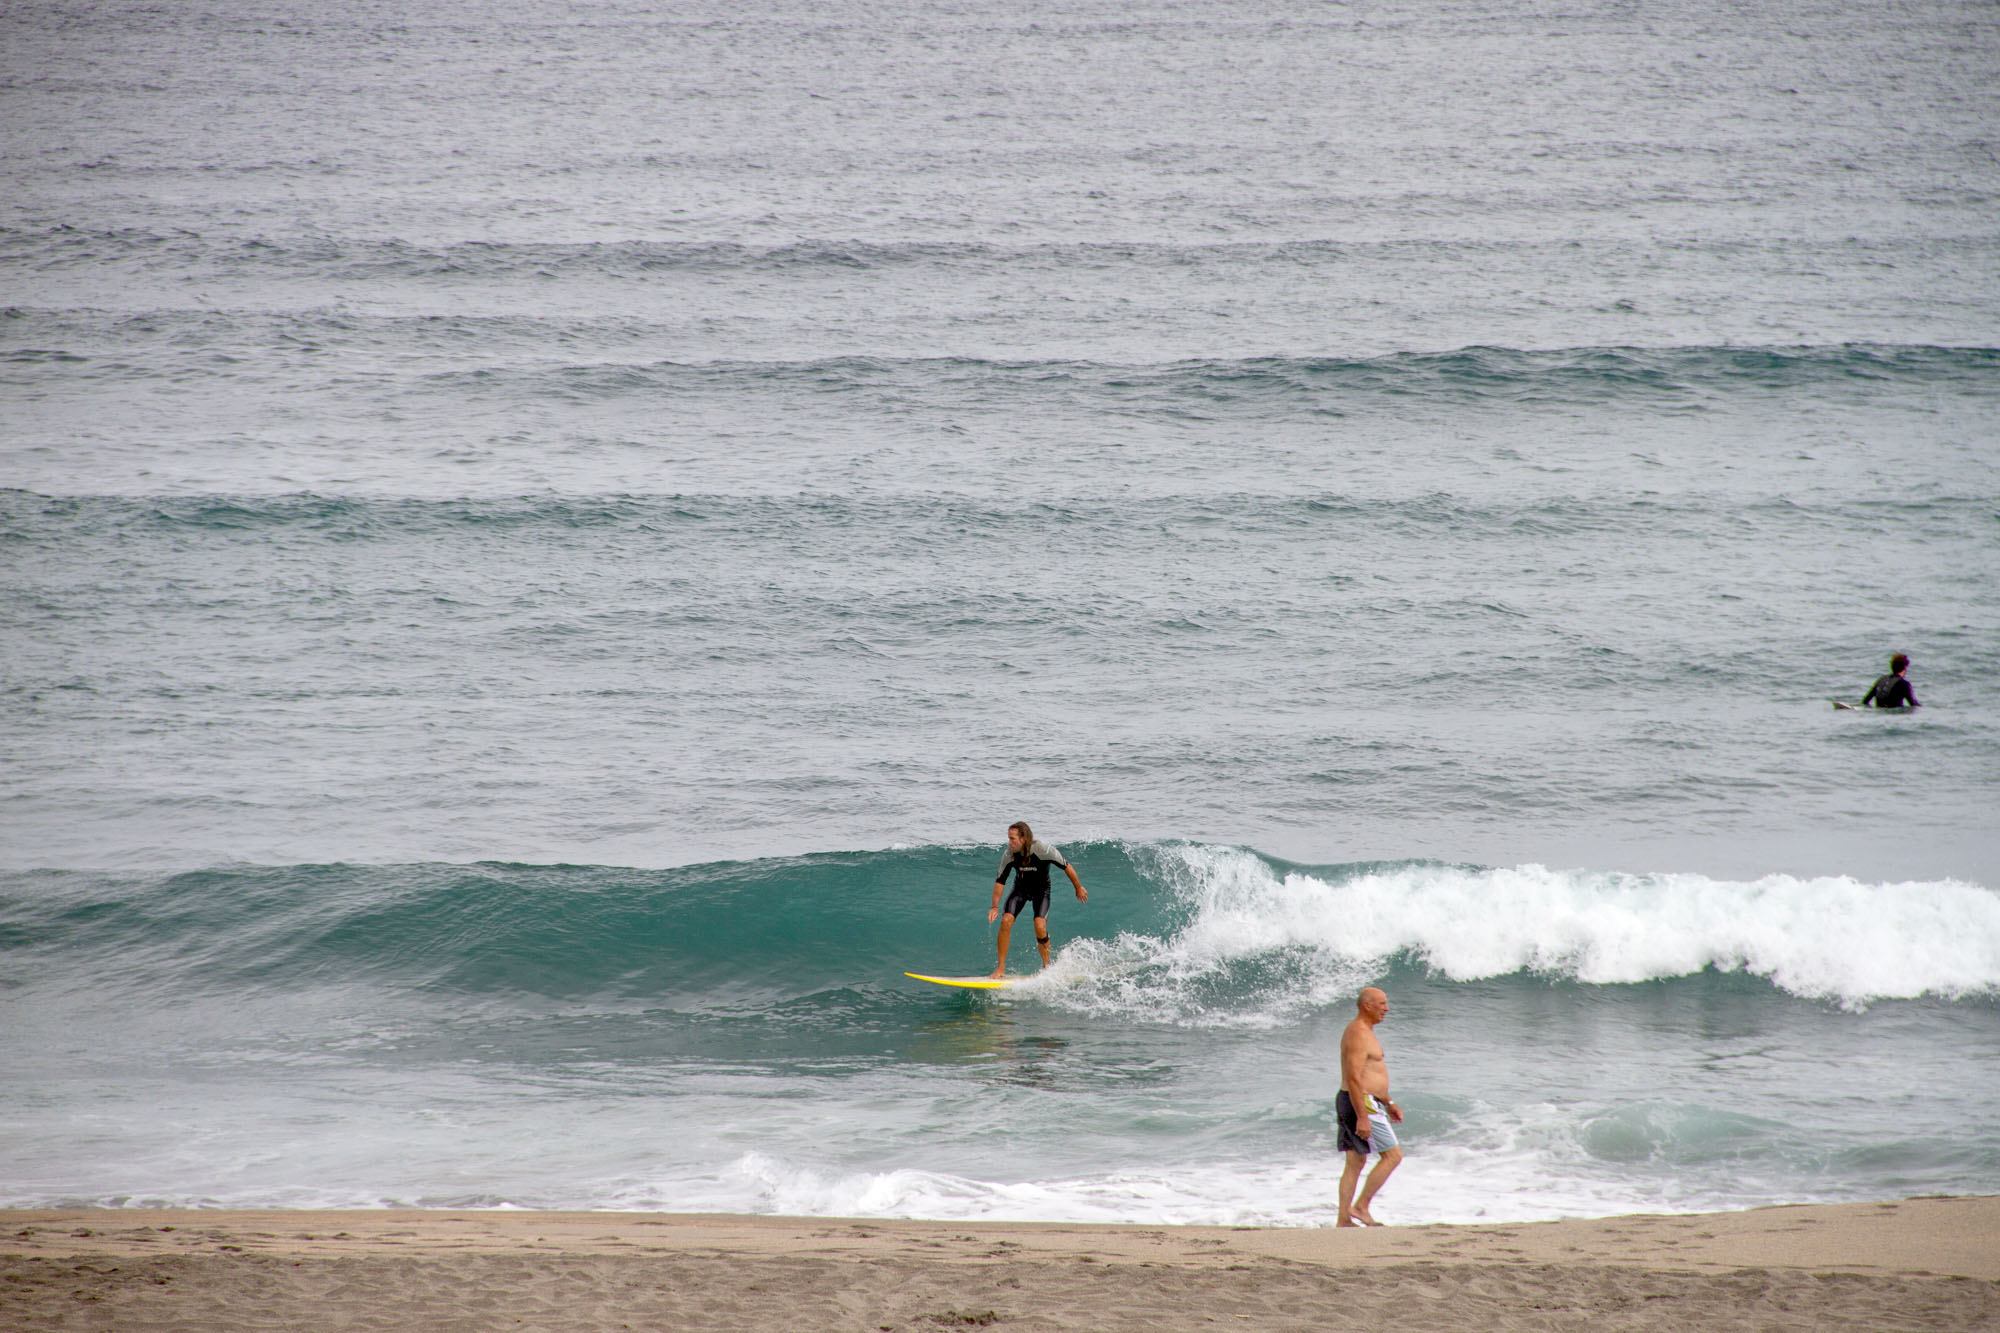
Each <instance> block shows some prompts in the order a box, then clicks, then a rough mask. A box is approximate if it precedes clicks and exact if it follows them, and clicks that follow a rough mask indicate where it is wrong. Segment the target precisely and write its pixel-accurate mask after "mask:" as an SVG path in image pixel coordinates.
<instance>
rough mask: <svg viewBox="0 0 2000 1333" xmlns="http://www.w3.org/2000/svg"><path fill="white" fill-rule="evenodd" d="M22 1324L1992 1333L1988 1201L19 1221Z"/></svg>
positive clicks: (8, 1218)
mask: <svg viewBox="0 0 2000 1333" xmlns="http://www.w3.org/2000/svg"><path fill="white" fill-rule="evenodd" d="M0 1224H4V1235H5V1237H6V1245H5V1257H4V1262H0V1327H4V1328H6V1329H30V1328H34V1329H117V1330H170V1329H176V1330H177V1329H186V1330H203V1331H204V1333H228V1331H229V1330H237V1329H245V1330H247V1329H314V1330H317V1329H327V1330H335V1329H339V1330H348V1329H426V1330H475V1329H498V1328H507V1329H512V1328H520V1329H549V1330H570V1329H625V1328H632V1329H715V1330H731V1329H758V1330H763V1329H840V1330H866V1331H869V1333H895V1331H898V1330H937V1329H941V1328H955V1327H956V1328H970V1327H992V1328H1005V1329H1133V1330H1142V1329H1143V1330H1151V1331H1154V1333H1157V1331H1158V1330H1163V1329H1209V1328H1215V1327H1235V1328H1255V1329H1304V1328H1321V1327H1327V1326H1332V1325H1336V1324H1338V1325H1345V1326H1374V1327H1384V1326H1389V1325H1393V1326H1394V1327H1396V1328H1398V1329H1401V1330H1410V1329H1464V1328H1484V1329H1501V1330H1506V1329H1524V1330H1525V1329H1592V1330H1605V1329H1679V1328H1688V1327H1694V1326H1704V1327H1708V1328H1755V1329H1827V1328H1853V1329H1951V1330H1970V1329H1991V1328H2000V1197H1996V1196H1980V1197H1959V1196H1953V1197H1927V1198H1916V1199H1908V1200H1903V1201H1900V1202H1894V1203H1877V1204H1849V1205H1840V1206H1798V1207H1784V1208H1764V1209H1757V1210H1754V1211H1750V1212H1739V1213H1709V1214H1693V1215H1681V1216H1646V1217H1614V1218H1604V1219H1596V1220H1587V1221H1563V1222H1544V1223H1528V1224H1512V1225H1483V1226H1425V1227H1401V1228H1399V1227H1381V1228H1377V1229H1373V1230H1366V1231H1335V1230H1330V1229H1317V1230H1304V1229H1299V1230H1287V1229H1275V1228H1204V1227H1149V1226H1072V1225H1062V1224H1044V1223H1011V1224H1010V1223H982V1224H963V1223H952V1222H907V1221H864V1220H839V1219H827V1218H795V1217H743V1216H702V1215H688V1214H645V1213H537V1212H481V1211H426V1212H415V1211H355V1212H290V1211H261V1212H250V1211H245V1212H227V1211H184V1210H183V1211H138V1210H49V1211H12V1212H6V1213H4V1214H0Z"/></svg>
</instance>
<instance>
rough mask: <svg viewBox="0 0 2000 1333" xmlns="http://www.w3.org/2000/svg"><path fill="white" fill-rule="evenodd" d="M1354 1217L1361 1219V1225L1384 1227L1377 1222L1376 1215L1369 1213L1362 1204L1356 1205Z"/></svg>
mask: <svg viewBox="0 0 2000 1333" xmlns="http://www.w3.org/2000/svg"><path fill="white" fill-rule="evenodd" d="M1354 1215H1355V1216H1356V1217H1358V1218H1360V1219H1361V1225H1363V1226H1368V1227H1379V1226H1381V1225H1382V1224H1381V1223H1380V1222H1377V1221H1376V1220H1375V1214H1373V1213H1371V1212H1369V1211H1368V1209H1367V1208H1366V1207H1364V1206H1363V1205H1361V1204H1358V1203H1357V1204H1355V1205H1354Z"/></svg>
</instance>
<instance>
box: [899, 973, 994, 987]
mask: <svg viewBox="0 0 2000 1333" xmlns="http://www.w3.org/2000/svg"><path fill="white" fill-rule="evenodd" d="M903 975H904V976H906V977H915V978H916V979H917V980H918V981H928V982H930V983H931V984H932V985H934V986H963V987H964V988H965V989H967V990H999V989H1000V988H1001V987H1002V986H1011V985H1013V984H1014V983H1015V982H1016V981H1018V980H1020V978H1018V977H1002V978H1000V980H998V981H995V980H994V979H993V978H992V977H927V976H925V975H924V974H923V973H921V972H905V973H903Z"/></svg>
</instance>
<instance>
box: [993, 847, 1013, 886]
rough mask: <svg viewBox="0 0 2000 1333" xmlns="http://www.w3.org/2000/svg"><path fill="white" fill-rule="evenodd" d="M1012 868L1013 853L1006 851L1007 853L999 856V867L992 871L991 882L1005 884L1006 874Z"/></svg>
mask: <svg viewBox="0 0 2000 1333" xmlns="http://www.w3.org/2000/svg"><path fill="white" fill-rule="evenodd" d="M1013 869H1014V854H1013V853H1012V852H1009V853H1007V855H1005V856H1003V857H1001V858H1000V869H999V870H997V871H995V872H994V875H993V882H994V883H995V884H1005V883H1006V882H1007V876H1008V874H1009V873H1010V872H1011V871H1012V870H1013Z"/></svg>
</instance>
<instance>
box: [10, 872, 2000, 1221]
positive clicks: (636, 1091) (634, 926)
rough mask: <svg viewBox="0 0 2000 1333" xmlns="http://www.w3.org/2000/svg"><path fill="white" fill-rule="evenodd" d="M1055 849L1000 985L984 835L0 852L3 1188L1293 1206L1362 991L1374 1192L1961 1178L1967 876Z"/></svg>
mask: <svg viewBox="0 0 2000 1333" xmlns="http://www.w3.org/2000/svg"><path fill="white" fill-rule="evenodd" d="M1070 851H1071V855H1072V856H1073V857H1074V860H1075V863H1076V864H1077V866H1078V867H1079V870H1080V872H1081V873H1082V874H1083V875H1084V876H1085V878H1086V883H1087V885H1088V887H1089V888H1090V890H1091V897H1090V901H1089V902H1088V903H1087V904H1079V903H1076V902H1074V901H1073V900H1064V899H1059V900H1058V902H1057V903H1056V904H1055V906H1054V907H1053V909H1052V912H1051V931H1052V934H1053V935H1054V936H1055V938H1056V940H1057V943H1058V948H1059V953H1058V957H1057V961H1056V963H1055V965H1054V966H1053V967H1052V968H1051V969H1050V970H1049V971H1048V973H1047V974H1045V975H1034V976H1032V977H1030V979H1028V980H1026V981H1025V982H1024V983H1023V984H1021V985H1018V986H1016V987H1014V988H1011V989H1010V990H1008V991H1007V992H1004V993H1002V994H986V993H969V992H959V991H946V990H942V989H940V988H937V987H932V986H929V985H925V984H923V983H920V982H915V981H910V980H907V979H905V978H903V977H902V975H901V973H902V972H903V971H904V970H906V969H914V970H925V969H934V970H939V971H946V972H962V971H971V970H975V969H979V968H983V967H985V966H987V965H988V960H989V959H990V953H989V950H990V947H991V946H990V936H989V933H988V932H989V928H988V927H987V925H986V922H985V907H986V903H987V900H988V894H987V892H986V890H985V888H984V887H983V886H984V885H986V884H988V883H990V874H991V869H990V865H989V862H991V861H992V860H993V855H992V853H991V851H990V849H986V848H976V849H974V848H960V849H953V848H925V849H911V850H908V851H900V852H882V853H846V854H830V855H822V856H812V857H801V858H791V859H783V860H775V861H768V862H749V863H720V864H712V865H703V866H693V867H687V868H682V869H678V870H669V871H637V870H622V869H614V868H607V867H586V866H574V867H535V866H521V865H502V864H487V865H472V866H442V865H418V866H386V867H363V866H342V865H330V866H299V867H291V868H270V869H263V868H252V867H242V868H235V869H225V870H217V871H210V872H201V873H195V874H184V875H176V876H169V877H164V878H158V879H151V878H145V877H135V876H129V875H109V874H101V873H92V874H86V873H78V872H67V873H54V872H45V873H38V874H19V873H17V874H12V875H9V876H8V877H7V879H6V882H5V885H4V889H5V892H4V895H0V928H3V929H4V934H0V944H4V947H5V953H4V954H0V958H4V960H5V965H6V971H5V974H4V980H5V984H6V987H7V989H6V991H5V1002H6V1003H7V1005H8V1006H9V1009H10V1012H11V1013H13V1014H15V1015H17V1016H19V1017H21V1018H22V1019H23V1020H24V1021H22V1022H19V1023H16V1024H14V1025H11V1026H10V1028H9V1032H8V1036H7V1038H6V1039H5V1045H6V1049H5V1050H4V1055H5V1058H6V1061H7V1063H8V1066H9V1067H10V1068H12V1069H15V1070H17V1071H18V1072H19V1074H20V1078H19V1079H18V1080H17V1081H15V1082H14V1083H13V1085H12V1086H13V1091H11V1092H10V1093H9V1094H8V1096H7V1115H8V1117H9V1121H10V1123H12V1124H13V1125H14V1126H15V1127H16V1131H17V1132H16V1133H15V1134H14V1135H12V1136H10V1140H9V1141H10V1143H12V1144H13V1145H14V1146H13V1148H12V1149H11V1150H10V1151H9V1152H8V1154H7V1155H6V1156H5V1157H4V1158H0V1178H4V1179H7V1180H9V1181H11V1182H13V1184H12V1185H11V1186H10V1190H11V1193H10V1195H9V1196H8V1199H7V1201H8V1202H10V1203H21V1204H25V1203H32V1202H55V1201H67V1202H80V1201H91V1202H99V1203H102V1202H174V1203H201V1202H216V1203H230V1202H235V1203H246V1202H265V1203H279V1202H291V1203H309V1202H310V1203H345V1204H361V1205H366V1204H375V1203H401V1204H415V1205H451V1206H464V1205H466V1204H495V1203H513V1204H526V1205H536V1206H548V1207H599V1208H603V1207H642V1206H643V1207H665V1208H726V1209H734V1210H744V1211H768V1210H778V1211H792V1212H834V1213H886V1214H891V1215H899V1214H900V1215H919V1216H989V1217H990V1216H999V1217H1044V1216H1060V1217H1072V1218H1097V1219H1108V1218H1150V1219H1154V1220H1180V1221H1197V1220H1206V1221H1226V1220H1236V1221H1258V1222H1274V1223H1307V1224H1309V1223H1315V1222H1323V1221H1325V1220H1326V1215H1327V1208H1328V1206H1329V1200H1330V1199H1331V1197H1332V1196H1331V1194H1330V1193H1329V1192H1328V1189H1329V1186H1330V1182H1331V1181H1332V1179H1333V1177H1334V1176H1335V1175H1337V1173H1338V1158H1337V1157H1336V1156H1335V1155H1334V1154H1333V1152H1332V1150H1331V1146H1330V1145H1331V1138H1330V1125H1329V1117H1330V1115H1331V1107H1332V1098H1333V1093H1334V1091H1335V1090H1336V1087H1337V1082H1336V1078H1337V1075H1336V1072H1335V1071H1336V1069H1337V1044H1338V1038H1339V1032H1340V1028H1341V1026H1342V1025H1343V1024H1344V1022H1345V1021H1346V1019H1347V1017H1348V1016H1349V1014H1350V1013H1351V1004H1352V996H1353V994H1354V992H1355V990H1356V989H1358V987H1359V986H1360V985H1363V984H1380V985H1383V986H1384V987H1386V988H1387V990H1388V991H1389V993H1390V995H1391V997H1392V1014H1391V1018H1390V1021H1389V1022H1388V1023H1387V1024H1386V1025H1385V1026H1384V1028H1383V1029H1382V1036H1383V1038H1384V1041H1385V1045H1386V1046H1387V1047H1388V1048H1389V1050H1390V1051H1391V1053H1392V1068H1393V1069H1394V1071H1395V1074H1396V1079H1397V1088H1398V1091H1399V1094H1400V1095H1401V1097H1402V1099H1403V1100H1404V1102H1405V1104H1406V1105H1407V1106H1408V1107H1409V1108H1410V1119H1409V1121H1408V1124H1407V1137H1408V1138H1409V1140H1410V1142H1411V1144H1412V1149H1413V1155H1412V1158H1411V1160H1410V1163H1409V1165H1408V1167H1407V1168H1406V1174H1405V1176H1404V1178H1403V1180H1402V1181H1399V1184H1400V1185H1403V1186H1404V1187H1405V1188H1404V1189H1401V1190H1399V1192H1398V1193H1399V1197H1400V1198H1401V1199H1402V1200H1403V1202H1402V1203H1401V1205H1400V1209H1401V1211H1400V1215H1402V1216H1404V1217H1406V1218H1407V1219H1410V1220H1415V1219H1420V1218H1424V1219H1449V1218H1465V1217H1478V1216H1506V1217H1524V1216H1525V1217H1532V1216H1548V1215H1555V1214H1559V1213H1565V1212H1591V1211H1616V1210H1620V1209H1625V1208H1634V1207H1642V1206H1643V1207H1669V1208H1672V1207H1713V1206H1732V1205H1743V1204H1750V1203H1757V1202H1769V1201H1772V1200H1777V1199H1785V1198H1824V1199H1841V1198H1866V1197H1883V1196H1888V1195H1895V1194H1902V1193H1912V1192H1923V1191H1926V1190H1938V1189H1951V1188H1963V1187H1965V1184H1966V1182H1968V1181H1970V1182H1979V1181H1984V1180H1988V1179H1992V1178H1994V1176H1995V1173H1996V1172H2000V1139H1995V1138H1993V1137H1992V1136H1990V1135H1985V1134H1983V1133H1981V1132H1979V1131H1977V1130H1976V1128H1975V1127H1976V1125H1978V1124H1979V1123H1982V1122H1981V1118H1980V1117H1981V1112H1980V1106H1981V1103H1982V1101H1983V1100H1984V1099H1985V1098H1988V1097H1990V1096H1991V1095H1992V1093H1993V1092H1994V1091H1996V1089H1995V1088H1994V1087H1993V1086H1992V1075H1991V1073H1990V1071H1991V1070H1992V1069H1994V1068H1996V1067H2000V1066H1996V1065H1995V1063H1994V1061H1993V1057H1994V1056H1995V1055H1996V1054H2000V1051H1996V1050H1995V1046H1996V1031H2000V1028H1996V1024H1995V1022H1994V1019H1995V1015H1996V1011H1995V1007H1994V1004H1995V1000H1994V996H1995V993H1996V989H2000V952H1996V948H1995V943H1994V942H1995V940H1996V939H2000V929H1996V926H1997V925H2000V900H1996V899H1995V897H1994V895H1993V894H1992V893H1991V892H1990V891H1987V890H1984V889H1980V888H1975V887H1972V886H1967V885H1957V884H1952V883H1948V882H1946V883H1936V884H1908V885H1895V886H1883V885H1875V886H1870V885H1863V884H1859V883H1856V882H1853V881H1818V882H1814V881H1799V880H1790V879H1784V878H1773V879H1767V880H1763V881H1759V882H1752V883H1732V882H1725V881H1716V880H1709V879H1706V878H1703V877H1699V876H1665V877H1637V878H1634V877H1619V876H1604V875H1593V874H1582V873H1574V872H1571V873H1556V872H1549V871H1542V870H1539V869H1535V868H1522V869H1516V870H1482V869H1479V868H1476V867H1467V866H1451V865H1444V864H1439V863H1433V862H1405V863H1379V864H1352V865H1344V866H1325V867H1303V866H1294V865H1288V864H1285V863H1282V862H1273V861H1270V860H1268V859H1266V858H1262V857H1259V856H1256V855H1254V854H1252V853H1249V852H1247V851H1242V850H1237V849H1229V848H1220V847H1203V846H1196V845H1191V844H1152V845H1121V844H1083V845H1078V846H1076V847H1074V848H1072V849H1070ZM1023 934H1024V935H1025V932H1023ZM1013 962H1014V966H1015V970H1016V971H1017V972H1027V973H1032V972H1033V971H1034V969H1033V964H1032V956H1031V954H1030V953H1029V950H1028V947H1027V946H1026V945H1022V946H1020V947H1017V949H1016V950H1015V957H1014V960H1013ZM114 1069H115V1070H118V1071H121V1072H120V1074H119V1077H118V1086H119V1087H120V1088H121V1089H123V1090H124V1092H123V1094H122V1095H121V1096H119V1097H118V1098H116V1099H115V1100H113V1101H112V1102H110V1103H108V1104H107V1103H106V1102H105V1101H104V1099H103V1095H102V1092H101V1091H94V1089H99V1088H101V1087H102V1086H103V1085H102V1083H101V1080H102V1079H103V1078H104V1077H105V1076H106V1075H107V1074H108V1073H109V1071H111V1070H114ZM1885 1087H1886V1088H1891V1089H1893V1092H1892V1095H1891V1096H1890V1097H1889V1098H1888V1099H1884V1098H1883V1097H1881V1096H1880V1090H1881V1089H1883V1088H1885ZM127 1098H130V1099H131V1100H130V1102H129V1103H128V1102H127ZM350 1104H351V1105H352V1107H353V1108H354V1109H353V1111H347V1110H343V1109H342V1108H343V1107H346V1106H349V1105H350ZM364 1105H365V1106H366V1107H368V1108H369V1110H368V1113H367V1114H366V1115H365V1116H362V1115H358V1114H357V1112H358V1111H359V1108H360V1107H361V1106H364ZM119 1107H125V1108H126V1109H123V1110H120V1109H118V1108H119ZM112 1124H116V1125H117V1126H118V1128H117V1129H116V1130H115V1131H113V1132H114V1133H115V1135H116V1141H117V1142H118V1143H119V1145H120V1147H119V1148H118V1150H117V1152H116V1153H114V1154H106V1153H104V1152H103V1150H102V1145H103V1143H104V1141H105V1138H104V1136H105V1134H106V1132H107V1127H108V1126H109V1125H112ZM197 1125H199V1127H200V1128H199V1130H198V1131H197V1130H196V1126H197ZM191 1134H194V1135H196V1142H195V1144H194V1146H193V1148H192V1149H191V1146H190V1140H189V1136H190V1135H191ZM92 1145H97V1146H96V1147H93V1146H92Z"/></svg>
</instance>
